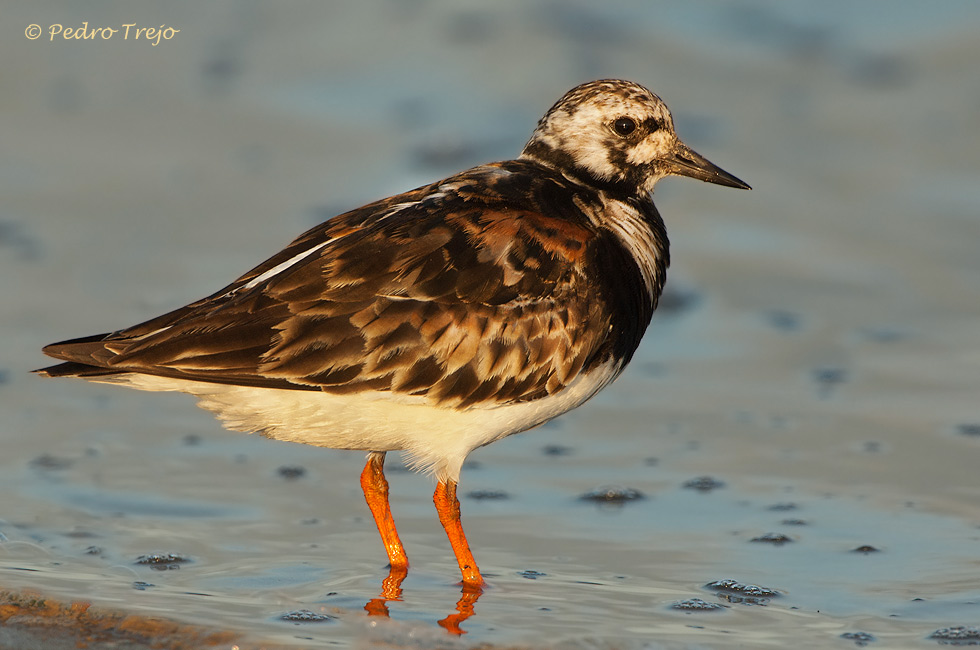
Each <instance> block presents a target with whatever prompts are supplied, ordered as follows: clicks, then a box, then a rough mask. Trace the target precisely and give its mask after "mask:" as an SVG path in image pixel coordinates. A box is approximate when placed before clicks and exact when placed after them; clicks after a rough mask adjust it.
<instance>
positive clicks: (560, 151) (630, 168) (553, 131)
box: [521, 79, 750, 193]
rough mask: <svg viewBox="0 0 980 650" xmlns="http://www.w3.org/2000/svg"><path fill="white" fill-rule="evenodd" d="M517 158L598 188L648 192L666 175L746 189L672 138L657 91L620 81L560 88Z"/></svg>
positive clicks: (671, 124)
mask: <svg viewBox="0 0 980 650" xmlns="http://www.w3.org/2000/svg"><path fill="white" fill-rule="evenodd" d="M521 157H522V158H530V159H533V160H536V161H538V162H540V163H543V164H545V165H547V166H549V167H553V168H555V169H557V170H559V171H561V172H562V173H563V174H565V175H567V176H571V177H574V178H577V179H579V180H582V181H585V182H586V183H591V184H593V185H594V186H596V187H597V188H600V189H601V188H605V187H613V188H618V189H620V190H623V191H626V192H631V193H639V192H644V193H650V192H653V188H654V185H656V183H657V181H658V180H660V179H661V178H663V177H664V176H670V175H676V176H689V177H691V178H696V179H698V180H702V181H706V182H708V183H716V184H718V185H725V186H728V187H737V188H742V189H750V188H749V186H748V185H746V184H745V183H743V182H742V181H741V180H739V179H737V178H735V177H734V176H732V175H731V174H729V173H728V172H726V171H724V170H722V169H721V168H719V167H717V166H715V165H714V164H712V163H711V162H709V161H708V160H706V159H705V158H703V157H702V156H701V155H699V154H697V153H695V152H694V151H692V150H691V149H690V147H688V146H687V145H685V144H684V143H683V142H681V141H680V140H679V139H678V137H677V134H676V133H675V132H674V121H673V119H672V118H671V116H670V111H669V110H668V109H667V105H666V104H664V103H663V101H662V100H661V99H660V98H659V97H657V96H656V95H654V94H653V93H652V92H650V91H649V90H647V89H646V88H644V87H643V86H641V85H639V84H636V83H633V82H631V81H624V80H621V79H602V80H599V81H590V82H589V83H585V84H582V85H581V86H576V87H575V88H573V89H571V90H570V91H568V92H567V93H565V96H564V97H562V98H561V99H559V100H558V102H557V103H556V104H555V105H554V106H552V107H551V109H550V110H549V111H548V112H547V113H546V114H545V116H544V117H543V118H541V120H540V121H539V122H538V126H537V128H536V129H535V130H534V133H533V134H532V135H531V139H530V140H529V141H528V143H527V145H526V146H525V147H524V151H523V152H522V153H521Z"/></svg>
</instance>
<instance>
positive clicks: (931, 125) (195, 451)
mask: <svg viewBox="0 0 980 650" xmlns="http://www.w3.org/2000/svg"><path fill="white" fill-rule="evenodd" d="M406 6H407V5H403V4H395V3H386V2H379V3H375V4H371V3H360V4H359V5H358V8H356V9H355V8H354V7H322V8H315V7H305V8H295V9H294V10H293V11H292V12H278V11H276V12H273V11H271V9H269V8H266V7H265V6H264V5H258V6H255V5H251V4H247V3H225V4H214V5H208V9H206V10H204V9H201V10H193V8H191V7H190V6H187V7H176V8H167V9H164V8H163V7H164V5H160V6H156V5H146V6H142V7H132V6H131V5H125V6H124V5H122V4H118V5H117V4H111V3H109V4H103V5H99V7H98V8H86V9H84V10H83V9H82V8H81V7H80V6H79V5H76V4H70V3H62V4H59V3H51V4H48V5H46V6H41V8H40V10H39V9H37V8H34V9H32V10H31V11H30V12H28V11H27V10H26V8H21V9H18V8H16V7H11V8H8V9H7V10H6V11H5V14H4V17H5V22H6V23H8V24H11V25H15V26H18V27H17V29H16V30H14V32H15V35H17V36H19V31H18V30H20V29H21V28H22V27H23V26H26V25H27V24H29V23H32V22H34V23H39V24H44V25H45V26H46V25H48V24H50V23H55V22H61V23H64V24H69V23H73V22H74V23H80V22H81V21H85V20H87V21H89V22H90V24H92V25H95V24H114V23H120V22H127V21H137V22H139V21H143V22H145V23H146V24H148V25H154V26H155V25H159V24H161V23H166V24H171V25H173V26H175V27H177V28H179V29H181V32H180V33H179V35H178V37H177V39H178V40H174V41H173V42H169V43H168V42H162V43H160V44H159V45H158V46H157V47H152V46H148V45H146V44H142V43H136V42H126V41H120V40H112V41H109V42H105V43H101V42H57V41H56V42H47V41H46V40H45V39H43V38H42V39H39V40H37V41H28V40H27V39H26V38H23V37H21V38H16V37H15V38H10V39H5V40H3V41H0V53H2V54H3V55H4V57H3V58H4V60H5V61H7V62H8V63H7V65H6V66H5V74H4V84H5V86H6V88H7V91H6V92H4V93H3V97H4V99H3V101H2V102H0V113H2V116H3V123H5V124H7V125H8V129H7V135H6V138H5V139H6V140H7V141H8V144H7V145H6V146H5V150H6V152H7V155H6V156H4V162H3V163H2V166H0V187H2V192H3V196H4V201H3V207H2V208H0V211H2V212H0V287H2V291H3V295H4V297H5V304H6V307H5V309H3V310H2V311H0V332H2V334H3V336H2V340H3V341H4V347H3V358H2V361H0V404H2V409H3V412H4V415H5V417H4V422H3V424H2V425H0V437H2V450H3V451H2V453H0V490H2V493H3V494H4V495H5V498H4V499H3V502H2V505H0V588H2V589H19V588H25V587H26V588H32V589H36V590H40V591H42V592H43V593H46V594H50V595H52V596H54V597H58V598H62V599H65V600H87V601H91V602H93V603H96V604H98V605H101V606H104V607H110V608H118V609H121V610H123V611H127V612H132V613H138V614H145V615H152V616H163V617H167V618H170V619H174V620H178V621H182V622H186V623H197V624H204V625H207V626H211V627H214V628H216V629H230V630H235V631H238V632H240V633H241V635H242V638H241V643H240V645H241V646H242V647H253V646H254V647H258V646H260V645H269V644H279V645H286V646H300V647H302V646H319V645H337V646H341V647H343V646H352V645H353V646H356V647H375V646H381V647H402V646H404V647H454V646H455V645H456V644H460V645H477V644H491V645H494V646H502V647H508V646H514V645H521V646H532V647H583V648H633V647H636V648H640V647H728V646H732V645H742V646H746V647H787V646H789V645H792V646H793V647H815V648H816V647H819V648H823V647H852V646H856V641H858V642H867V643H868V645H869V647H882V648H884V647H887V648H899V647H926V646H931V645H936V644H938V643H939V642H940V640H938V639H934V638H929V637H930V635H931V634H933V632H935V631H937V630H940V629H943V628H951V627H956V626H977V625H980V506H978V504H980V478H978V477H980V472H978V471H977V469H978V465H980V435H978V431H980V406H978V404H980V400H978V394H980V352H978V351H980V326H978V317H980V256H978V255H977V242H978V241H980V194H978V192H977V185H976V179H977V177H978V172H980V157H978V156H977V154H976V152H977V151H978V150H980V149H978V145H980V129H978V128H977V127H978V126H980V125H978V121H977V115H980V77H978V75H977V74H976V71H975V61H976V60H977V56H978V55H980V46H978V45H977V43H976V38H975V34H976V30H977V27H978V26H980V9H978V8H977V7H976V5H975V4H973V3H967V2H963V3H945V4H944V5H943V8H944V11H943V12H936V11H934V10H932V9H926V7H927V6H928V7H932V5H927V4H926V3H896V4H892V5H890V7H892V9H890V11H889V13H888V15H887V16H880V15H878V13H877V12H876V11H875V10H873V9H871V7H873V6H874V5H858V6H856V7H854V6H852V3H820V4H819V5H813V4H812V3H802V2H799V3H796V2H781V3H776V2H771V3H766V2H759V3H753V4H751V5H749V4H739V5H733V6H732V7H726V6H721V5H689V4H688V5H677V6H674V7H671V8H663V7H656V8H655V7H653V6H652V5H649V4H648V3H641V2H638V1H637V2H632V3H630V2H613V3H607V4H606V5H604V7H605V8H603V9H598V8H590V7H589V6H588V5H586V4H576V3H566V4H562V5H556V4H550V3H545V2H534V3H524V4H521V5H517V4H516V3H514V4H506V5H499V6H496V5H495V6H494V7H493V8H490V7H489V6H488V7H483V8H481V7H476V6H472V5H467V4H465V3H443V4H438V3H423V4H420V5H417V6H413V7H412V9H411V10H409V9H406V8H405V7H406ZM25 7H26V5H25ZM123 14H125V16H124V15H123ZM21 23H23V25H21ZM601 76H623V77H629V78H633V79H635V80H637V81H640V82H643V83H646V84H648V85H650V86H651V87H653V88H654V89H655V91H657V92H658V93H660V94H661V95H662V96H663V97H664V98H665V100H666V101H667V102H668V104H669V105H670V106H671V107H672V108H673V110H674V114H675V118H676V121H677V126H678V130H679V132H680V134H681V136H682V137H684V138H685V140H687V141H688V143H689V144H691V145H692V146H693V147H694V148H695V149H697V150H698V151H700V152H701V153H703V154H704V155H706V156H707V157H708V158H709V159H711V160H713V161H714V162H716V163H718V164H719V165H721V166H722V167H724V168H725V169H728V170H729V171H731V172H732V173H734V174H736V175H737V176H739V177H741V178H744V179H745V180H746V181H748V182H749V183H750V184H752V185H753V186H754V188H755V189H754V190H753V191H752V192H734V191H729V190H724V189H722V188H716V187H710V186H705V185H699V184H696V183H693V182H690V181H684V180H680V179H678V180H668V181H665V182H664V183H663V184H662V185H661V187H660V188H658V193H657V195H658V206H659V207H660V210H661V212H662V213H663V214H664V217H665V219H666V221H667V225H668V230H669V232H670V234H671V240H672V254H673V265H672V267H671V274H670V280H669V282H668V287H669V289H668V290H669V291H670V295H669V297H668V298H669V300H666V301H665V304H664V306H663V307H662V308H661V310H660V311H659V312H658V314H657V316H656V317H655V318H654V323H653V325H652V326H651V329H650V332H649V333H648V336H647V338H646V340H645V342H644V344H643V346H642V347H641V349H640V350H639V352H638V353H637V356H636V358H635V360H634V362H633V364H632V366H631V367H630V368H629V370H628V371H627V373H626V374H625V375H624V376H623V377H622V378H621V379H620V380H619V381H618V382H617V383H616V385H615V386H614V387H612V388H610V389H608V390H606V391H605V392H604V393H603V394H601V395H599V396H598V397H597V398H595V399H594V400H593V401H592V402H590V403H589V404H588V405H586V406H585V407H583V408H581V409H579V410H577V411H575V412H573V413H571V414H568V415H566V416H565V417H563V418H561V419H559V420H558V421H556V422H554V423H552V424H550V425H547V426H544V427H541V428H540V429H538V430H537V431H534V432H531V433H527V434H524V435H520V436H515V437H512V438H510V439H508V440H506V441H502V442H500V443H497V444H494V445H492V446H490V447H488V448H485V449H481V450H478V451H477V452H475V453H474V454H473V455H472V456H471V461H472V462H471V463H469V465H468V466H467V467H466V468H465V469H464V472H463V476H462V482H461V484H460V494H461V497H462V502H463V517H464V523H465V525H466V530H467V534H468V536H469V539H470V542H471V544H472V546H473V549H474V553H475V555H476V558H477V560H478V561H479V563H480V566H481V568H482V569H483V570H484V572H485V574H486V575H487V578H488V580H489V582H490V584H491V588H490V589H488V590H487V592H486V593H484V594H483V595H482V597H480V598H479V600H478V601H476V602H475V604H473V608H474V612H475V613H474V614H473V615H472V616H471V617H469V618H468V619H466V620H464V621H463V622H462V623H461V624H460V626H461V629H462V630H463V631H465V632H466V633H467V634H466V635H465V636H463V637H462V639H460V640H456V639H455V638H454V637H451V636H450V635H447V634H446V633H445V632H444V631H443V630H442V629H441V628H440V627H439V626H438V624H437V623H438V621H440V620H442V619H444V618H445V617H447V616H449V615H451V614H453V613H454V612H455V611H456V607H457V601H459V600H460V597H461V595H460V591H459V587H458V586H456V585H455V582H456V581H457V580H458V574H457V570H456V567H455V561H454V559H453V558H452V554H451V551H450V549H449V545H448V542H447V541H446V540H445V538H444V535H443V533H442V531H441V529H440V527H439V525H438V521H437V519H436V517H435V513H434V511H433V508H432V504H431V489H432V487H433V485H432V481H431V480H430V479H428V478H426V477H423V476H417V475H413V474H410V473H407V472H399V471H394V470H395V469H396V468H395V467H393V468H392V470H393V471H391V472H389V479H390V481H391V484H392V495H393V496H392V507H393V510H394V514H395V517H396V520H397V522H398V525H399V530H400V531H401V533H402V538H403V541H404V542H405V544H406V547H407V550H408V553H409V557H410V559H411V561H412V569H411V572H410V574H409V576H408V578H407V579H406V580H405V582H404V584H403V585H402V586H403V589H404V592H403V595H402V601H401V602H393V603H389V604H388V609H389V611H390V619H388V620H383V619H381V618H379V617H368V616H367V615H366V613H365V612H364V611H363V608H364V605H365V604H366V603H367V602H368V601H369V600H371V599H372V598H374V597H376V596H377V595H378V593H379V591H380V589H381V581H382V579H383V578H384V576H385V575H386V569H385V566H384V565H385V561H384V554H383V550H382V548H381V544H380V543H379V541H378V539H377V532H376V531H375V529H374V525H373V522H372V521H371V519H370V516H369V513H368V512H367V509H366V507H365V505H364V503H363V497H362V496H361V494H360V491H359V488H358V482H357V477H358V474H359V472H360V469H361V465H362V462H363V457H362V455H361V454H358V453H353V452H338V451H332V450H321V449H314V448H307V447H303V446H299V445H291V444H286V443H276V442H271V441H267V440H264V439H261V438H257V437H248V436H244V435H240V434H235V433H229V432H225V431H223V430H221V429H220V427H219V425H218V424H217V422H215V421H214V420H213V419H212V418H211V417H210V416H209V415H208V414H207V413H204V412H202V411H199V410H197V409H196V408H194V406H193V401H192V400H191V399H190V398H187V397H185V396H179V395H164V394H144V393H138V392H135V391H127V390H124V389H120V388H113V387H108V386H99V385H91V384H85V383H83V382H77V381H53V380H43V379H41V378H38V377H35V376H31V375H30V374H28V372H27V371H28V370H30V369H32V368H35V367H39V366H41V365H44V363H45V360H44V358H43V357H42V356H41V355H40V352H39V349H40V347H41V346H42V345H44V344H46V343H49V342H51V341H55V340H60V339H64V338H70V337H73V336H80V335H84V334H89V333H92V332H97V331H106V330H109V329H114V328H117V327H121V326H125V325H128V324H131V323H134V322H137V321H139V320H143V319H146V318H148V317H151V316H154V315H157V314H158V313H162V312H163V311H165V310H167V309H170V308H173V307H175V306H179V305H180V304H184V303H185V302H187V301H190V300H192V299H195V298H198V297H200V296H202V295H205V294H206V293H209V292H211V291H213V290H214V289H215V288H217V287H219V286H221V285H222V284H223V283H225V282H226V281H228V280H229V279H231V278H232V277H233V276H235V275H236V274H238V273H240V272H242V271H243V270H245V269H246V268H248V267H249V266H250V265H252V264H254V263H255V262H257V261H259V260H261V259H264V256H267V255H269V254H271V253H273V252H275V251H276V250H278V247H279V246H281V245H282V244H284V243H285V242H286V241H287V240H289V239H290V238H291V237H293V236H295V235H296V234H298V233H299V232H301V231H302V230H303V229H305V228H306V227H308V226H310V225H312V224H313V223H316V222H317V221H319V220H322V219H323V218H324V217H325V216H329V215H332V214H334V213H336V212H339V211H340V210H342V209H344V208H347V207H351V206H354V205H357V204H359V203H361V202H364V201H366V200H370V199H372V198H376V197H378V196H381V195H384V194H388V193H392V192H396V191H400V190H404V189H407V188H409V187H412V186H414V185H417V184H419V183H422V182H425V181H428V180H432V179H435V178H438V177H439V176H441V175H445V174H448V173H451V172H452V171H455V170H457V169H460V168H463V167H465V166H467V165H470V164H474V163H478V162H481V161H484V160H489V159H495V158H502V157H507V156H511V155H514V153H516V152H517V151H518V150H519V148H520V147H521V146H522V144H523V142H524V140H525V139H526V137H527V135H528V133H529V131H530V129H531V127H532V125H533V124H534V121H535V120H536V119H537V118H538V117H539V116H540V114H541V113H542V112H543V111H544V110H546V109H547V107H548V106H550V104H551V103H552V102H553V101H554V100H555V99H556V98H557V97H558V96H559V95H560V94H561V93H562V92H564V90H566V89H567V88H569V87H571V86H572V85H574V84H575V83H577V82H579V81H582V80H584V79H587V78H594V77H601ZM11 125H16V128H12V127H11ZM10 143H12V144H10ZM395 460H397V458H393V459H392V461H395ZM390 464H392V465H396V466H397V463H390ZM300 468H301V469H300ZM699 479H700V480H699ZM692 481H693V483H690V482H692ZM689 483H690V486H688V487H686V485H687V484H689ZM604 486H621V487H624V488H628V489H632V490H635V491H638V492H639V493H640V494H642V495H643V498H639V499H635V500H631V501H628V502H625V503H622V504H596V503H595V502H592V501H588V500H583V499H581V497H582V495H585V494H587V493H589V492H590V491H593V490H596V489H597V488H602V487H604ZM697 486H701V487H706V488H711V486H715V487H714V488H713V489H701V490H699V489H697ZM481 492H482V493H483V497H484V498H479V497H480V496H481V494H480V493H481ZM487 495H490V496H495V497H496V498H486V496H487ZM770 534H772V535H774V536H779V535H781V536H784V537H774V536H770ZM759 538H762V540H763V541H753V540H758V539H759ZM767 539H768V540H769V541H764V540H767ZM780 539H782V540H786V541H784V543H773V541H772V540H780ZM856 549H863V550H861V551H858V550H856ZM150 554H175V555H176V556H179V557H180V558H181V559H183V560H184V561H177V558H171V559H170V561H168V562H165V563H164V566H170V565H173V566H172V567H171V568H169V569H166V570H159V568H154V567H153V566H151V565H146V564H138V563H137V560H138V558H140V557H141V556H146V555H150ZM728 579H733V580H737V581H739V582H741V583H744V584H747V585H759V586H762V587H766V588H769V589H772V590H775V591H777V592H778V595H776V596H774V597H772V598H764V599H762V600H761V601H757V600H756V601H753V600H752V599H751V598H749V599H748V602H747V601H746V599H745V598H741V602H738V601H739V600H740V598H739V595H738V594H726V593H724V592H718V591H716V590H713V589H711V588H708V587H707V586H706V585H708V584H709V583H712V582H715V581H721V580H728ZM695 598H699V599H702V600H703V601H705V602H707V603H717V604H720V605H722V606H723V607H722V608H721V609H716V610H693V611H692V610H683V609H675V608H674V607H673V605H674V604H675V603H678V602H682V601H690V600H691V599H695ZM471 604H472V603H471ZM303 610H309V611H312V612H316V613H321V614H327V615H329V616H331V617H332V618H330V619H328V620H325V621H319V622H309V621H306V622H304V621H288V620H282V617H283V615H284V614H288V613H290V612H294V613H295V612H302V611H303ZM855 633H863V634H867V635H871V636H872V637H873V640H869V639H868V638H867V637H861V636H857V637H850V638H841V635H842V634H855ZM862 639H864V641H862Z"/></svg>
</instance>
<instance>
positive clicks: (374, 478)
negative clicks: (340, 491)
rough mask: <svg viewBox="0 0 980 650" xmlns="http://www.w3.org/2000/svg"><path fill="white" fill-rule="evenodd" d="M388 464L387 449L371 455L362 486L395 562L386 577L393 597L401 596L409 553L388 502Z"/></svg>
mask: <svg viewBox="0 0 980 650" xmlns="http://www.w3.org/2000/svg"><path fill="white" fill-rule="evenodd" d="M384 464H385V453H384V452H383V451H380V452H372V453H371V454H369V455H368V459H367V464H366V465H364V471H363V472H361V489H362V490H364V500H365V501H367V504H368V507H369V508H370V509H371V514H372V515H374V522H375V523H376V524H377V525H378V532H379V533H381V541H382V542H383V543H384V545H385V551H386V552H387V553H388V562H390V563H391V572H390V573H389V575H388V578H387V579H386V580H385V581H384V586H383V589H384V591H385V592H390V593H391V594H394V595H393V596H392V598H397V594H398V593H401V589H400V588H399V585H400V584H401V581H402V580H403V579H404V578H405V575H406V574H407V573H408V556H407V555H405V547H404V546H402V541H401V540H400V539H399V538H398V531H397V530H396V529H395V520H394V519H392V517H391V508H390V507H389V506H388V481H387V480H386V479H385V472H384ZM396 592H397V593H396ZM382 596H383V597H386V596H387V593H382Z"/></svg>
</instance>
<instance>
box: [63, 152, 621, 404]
mask: <svg viewBox="0 0 980 650" xmlns="http://www.w3.org/2000/svg"><path fill="white" fill-rule="evenodd" d="M478 169H479V168H478ZM485 169H488V170H492V169H493V168H490V167H488V168H485ZM474 171H476V170H474ZM472 173H473V172H471V174H472ZM487 173H489V172H487ZM495 173H496V172H495ZM474 182H476V183H480V184H481V185H482V186H483V187H481V191H480V192H476V190H475V189H474V186H473V185H472V184H471V183H474ZM487 182H488V180H487V179H479V178H477V179H471V178H468V177H463V176H460V177H454V178H452V179H449V180H447V181H446V182H444V183H443V184H442V185H439V186H430V187H428V188H420V189H419V190H416V191H415V192H412V193H408V194H405V195H401V196H400V197H394V198H392V199H388V200H386V201H384V202H380V203H378V204H373V205H371V206H366V207H365V208H362V209H360V210H356V211H353V212H351V213H347V214H345V215H341V216H340V217H337V218H335V219H333V220H331V221H329V222H327V223H326V224H324V226H322V227H320V228H318V229H314V230H312V231H310V232H309V233H306V234H305V235H303V236H302V237H300V238H299V239H297V240H296V241H295V242H293V243H292V244H291V245H290V246H289V247H287V248H286V249H285V250H284V251H283V252H282V253H280V254H279V255H277V256H276V257H274V258H271V259H270V260H269V261H267V262H266V263H264V264H263V265H261V266H259V267H256V269H254V270H253V271H251V272H249V273H248V274H246V275H245V276H242V278H240V279H239V280H237V281H236V282H235V283H233V284H232V285H229V287H226V288H225V289H224V290H222V291H221V292H218V293H216V294H214V295H213V296H210V297H209V298H207V299H204V300H202V301H199V302H198V303H194V304H192V305H188V306H187V307H185V308H183V309H181V310H177V311H175V312H172V313H171V314H168V315H165V316H163V317H160V318H158V319H154V320H152V321H148V322H147V323H144V324H142V325H140V326H136V327H135V328H130V329H129V330H123V331H120V332H117V333H115V334H113V335H109V336H108V337H107V338H104V339H101V340H93V339H92V338H90V339H87V340H83V341H80V342H79V344H80V345H78V346H77V349H76V350H75V352H74V353H73V352H72V351H71V350H72V345H71V344H70V343H69V344H67V345H62V346H61V347H57V346H49V348H50V349H46V350H45V351H46V352H48V353H49V354H51V355H52V356H57V357H59V358H62V359H66V360H69V361H76V362H82V363H86V364H90V365H95V366H100V367H103V368H107V369H112V370H114V371H122V372H141V373H148V374H157V375H165V376H174V377H183V378H188V379H195V380H201V381H211V382H222V383H236V384H246V385H259V386H275V387H281V388H295V389H315V390H323V391H327V392H331V393H348V392H355V391H362V390H379V391H392V392H395V393H402V394H410V395H424V396H426V397H427V398H428V399H430V400H431V401H433V402H435V403H445V404H454V405H461V406H466V405H471V404H476V403H481V402H497V403H506V402H514V401H523V400H531V399H536V398H538V397H542V396H545V395H548V394H551V393H554V392H556V391H558V390H560V389H561V388H562V387H563V386H565V385H567V384H568V383H569V382H570V381H571V380H572V379H574V378H575V377H576V375H577V374H578V373H579V371H580V370H581V369H582V367H583V365H585V364H586V363H587V362H588V360H589V359H590V358H591V357H592V356H593V355H595V354H596V353H597V351H598V350H599V349H600V348H601V347H602V345H603V342H604V340H605V338H606V336H607V334H608V332H609V313H608V310H607V309H606V308H605V307H604V302H603V301H601V300H598V299H596V295H595V293H594V290H593V289H592V288H591V287H592V285H593V284H594V283H590V281H589V278H588V277H587V266H588V265H587V264H584V263H583V262H584V260H585V259H586V256H587V253H588V249H589V246H590V243H591V241H592V240H593V238H594V236H595V233H594V231H593V230H592V229H591V228H589V227H588V225H587V223H584V218H583V220H582V221H583V222H580V223H577V222H576V221H575V220H573V219H569V218H567V215H562V217H561V218H559V217H557V216H550V215H546V214H545V211H544V210H541V209H538V206H536V205H534V204H533V203H528V204H527V205H523V206H522V205H519V204H518V203H517V202H515V201H513V200H510V199H506V198H504V197H503V196H501V195H494V194H493V193H492V192H490V193H488V192H486V191H485V186H486V183H487ZM491 185H492V183H491ZM317 247H318V248H317ZM305 251H311V252H309V253H308V254H307V255H306V257H303V256H302V255H303V253H304V252H305ZM290 261H291V263H290ZM284 264H286V265H287V267H288V268H284V269H282V270H278V271H277V268H278V267H279V266H281V265H284Z"/></svg>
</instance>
